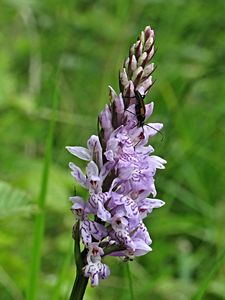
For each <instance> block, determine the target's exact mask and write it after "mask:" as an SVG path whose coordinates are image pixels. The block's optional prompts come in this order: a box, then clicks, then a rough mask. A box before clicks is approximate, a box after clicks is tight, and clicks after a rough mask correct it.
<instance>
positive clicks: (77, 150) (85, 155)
mask: <svg viewBox="0 0 225 300" xmlns="http://www.w3.org/2000/svg"><path fill="white" fill-rule="evenodd" d="M66 149H67V150H68V151H69V152H70V153H71V154H73V155H75V156H76V157H78V158H80V159H83V160H86V161H90V160H91V159H92V158H91V153H90V151H89V150H88V149H86V148H84V147H71V146H67V147H66Z"/></svg>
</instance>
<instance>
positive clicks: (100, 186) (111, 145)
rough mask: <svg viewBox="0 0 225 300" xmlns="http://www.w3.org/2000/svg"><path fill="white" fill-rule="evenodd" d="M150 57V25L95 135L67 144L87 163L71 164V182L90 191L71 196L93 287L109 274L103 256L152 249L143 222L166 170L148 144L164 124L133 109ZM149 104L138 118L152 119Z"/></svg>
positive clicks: (155, 204)
mask: <svg viewBox="0 0 225 300" xmlns="http://www.w3.org/2000/svg"><path fill="white" fill-rule="evenodd" d="M153 55H154V31H153V30H152V29H151V28H150V27H149V26H148V27H146V28H145V30H144V31H143V32H142V33H141V35H140V37H139V39H138V40H137V42H136V43H135V44H134V45H133V46H132V47H131V49H130V52H129V57H128V58H127V59H126V60H125V62H124V66H123V68H122V69H121V71H120V77H119V84H120V93H119V94H117V93H116V92H115V91H114V90H113V88H111V87H110V88H109V95H110V104H108V105H106V106H105V108H104V110H103V111H102V112H101V113H100V115H99V117H98V120H99V125H100V126H99V127H100V130H99V133H98V136H96V135H92V136H91V137H90V138H89V140H88V141H87V148H85V147H78V146H68V147H66V148H67V150H68V151H69V152H70V153H71V154H73V155H74V156H76V157H78V158H80V159H82V160H84V161H86V162H87V166H86V171H85V172H83V171H82V170H81V169H80V168H79V167H78V166H77V165H75V164H74V163H73V162H70V163H69V167H70V169H71V174H72V176H73V177H74V178H75V180H76V181H77V182H78V183H79V184H80V185H81V186H82V187H83V188H85V189H86V190H88V193H89V196H88V200H87V201H84V200H83V199H82V198H81V197H79V196H74V197H71V198H70V200H71V201H72V202H73V205H72V208H71V209H72V211H73V213H74V215H75V218H76V220H77V221H78V222H77V224H79V228H78V227H77V228H78V229H79V230H78V232H79V234H80V237H81V239H82V242H83V244H84V248H85V249H84V252H83V253H86V254H85V258H83V257H82V255H81V257H82V259H83V261H82V264H83V269H82V270H83V274H84V276H85V277H88V278H90V281H91V285H92V286H96V285H98V284H99V280H100V279H105V278H107V277H108V276H109V274H110V271H109V268H108V267H107V266H106V265H105V264H103V263H102V262H101V259H102V257H103V256H105V255H111V256H123V257H125V258H126V259H127V258H128V259H133V258H135V257H136V256H141V255H145V254H146V253H148V252H149V251H151V250H152V249H151V247H150V245H151V244H152V240H151V238H150V235H149V232H148V229H147V227H146V226H145V224H144V222H143V220H144V219H146V218H147V216H148V215H149V214H150V213H152V211H153V209H155V208H160V207H162V206H163V205H164V204H165V203H164V202H163V201H162V200H159V199H155V197H156V194H157V191H156V187H155V179H154V177H155V175H156V172H157V170H158V169H164V168H165V164H166V161H165V160H164V159H162V158H161V157H159V156H156V155H153V152H154V148H153V147H152V146H151V145H149V144H148V142H149V140H150V141H151V139H152V138H153V137H154V136H155V135H156V134H157V133H158V132H160V131H161V130H162V127H163V125H162V124H161V123H151V122H150V123H147V124H141V126H140V125H139V124H140V122H139V120H138V116H137V112H136V108H137V103H138V102H137V99H136V98H135V97H136V96H135V95H137V91H138V92H139V93H140V95H142V96H147V94H148V91H149V89H150V88H151V86H152V84H153V80H152V76H151V74H152V72H153V70H154V64H153V63H152V62H151V59H152V57H153ZM143 98H144V97H143ZM153 108H154V104H153V102H151V103H149V104H146V105H145V115H144V116H142V117H143V118H144V119H147V118H149V117H151V115H152V113H153ZM149 195H150V196H149ZM149 197H152V198H149ZM75 243H77V244H78V245H79V243H80V241H79V236H78V237H76V236H75ZM85 251H86V252H85ZM105 253H106V254H105Z"/></svg>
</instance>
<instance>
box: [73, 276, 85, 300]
mask: <svg viewBox="0 0 225 300" xmlns="http://www.w3.org/2000/svg"><path fill="white" fill-rule="evenodd" d="M87 283H88V278H87V277H84V276H83V274H82V273H79V272H77V275H76V279H75V281H74V285H73V289H72V292H71V295H70V300H82V299H83V297H84V293H85V290H86V287H87Z"/></svg>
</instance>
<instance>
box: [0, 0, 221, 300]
mask: <svg viewBox="0 0 225 300" xmlns="http://www.w3.org/2000/svg"><path fill="white" fill-rule="evenodd" d="M224 11H225V1H224V0H214V1H212V2H211V1H203V0H197V1H196V0H189V1H185V0H171V1H166V0H133V1H129V0H123V1H121V0H115V1H103V0H96V1H90V0H83V1H78V0H77V1H72V0H65V1H59V0H54V1H53V0H45V1H37V0H30V1H29V0H3V1H1V10H0V27H1V32H0V44H1V50H0V114H1V126H0V136H1V148H0V165H1V170H0V177H1V180H2V181H4V182H1V183H0V217H1V218H0V224H1V231H0V245H1V246H0V247H1V251H0V299H3V300H11V299H19V300H20V299H25V291H26V289H27V284H28V274H29V267H30V259H31V255H32V253H31V249H32V236H33V221H34V216H35V213H37V209H35V207H36V201H37V196H38V194H39V191H40V182H41V172H42V167H43V157H44V153H45V140H46V135H47V128H48V123H49V120H50V118H51V103H52V97H53V92H54V85H55V79H56V78H55V74H56V71H57V69H58V70H59V74H60V75H59V79H58V82H57V84H58V90H59V95H60V107H59V109H58V110H57V113H56V129H55V133H54V141H53V161H52V164H51V170H50V177H49V186H48V197H47V207H46V217H45V237H44V242H43V249H42V261H41V273H40V276H39V289H38V291H39V295H38V299H42V300H45V299H68V295H69V293H70V289H71V287H72V284H73V280H74V265H73V257H72V252H73V246H72V240H71V227H72V224H73V216H72V215H71V213H70V210H69V208H70V204H69V203H68V201H67V198H68V196H69V195H72V194H73V193H74V182H73V180H72V178H71V177H70V175H69V171H68V167H67V164H68V161H69V160H71V159H73V158H72V157H71V156H70V155H69V154H67V153H66V151H65V149H64V147H65V146H66V145H85V144H86V140H87V138H88V137H89V136H90V135H91V134H96V131H97V128H96V127H97V125H96V124H97V122H96V116H97V114H98V113H99V112H100V110H101V109H102V108H103V107H104V105H105V103H107V102H108V91H107V86H108V85H111V86H113V87H114V88H115V89H117V91H118V70H119V68H120V66H121V64H122V62H123V59H124V57H125V56H126V55H127V52H128V48H129V46H130V44H131V43H133V42H134V40H135V38H136V36H137V35H138V34H139V32H140V31H141V30H142V29H143V28H144V27H145V26H146V25H148V24H150V25H151V26H152V28H154V29H155V32H156V47H157V49H158V51H157V54H156V56H155V58H154V62H155V63H156V65H157V66H158V68H157V71H156V72H155V73H154V77H155V78H156V79H157V82H156V84H155V85H154V88H153V89H152V91H151V95H150V96H149V97H148V99H147V100H149V101H150V100H153V101H154V102H155V112H154V114H153V119H152V120H153V121H157V120H158V121H162V122H163V123H164V125H165V129H164V134H165V139H164V141H163V142H160V137H155V138H154V139H153V141H152V143H153V146H154V147H155V149H156V154H158V155H161V156H162V157H164V158H165V159H167V161H168V164H167V169H166V170H165V171H163V172H160V174H158V176H157V179H156V180H157V186H158V198H161V199H163V200H165V201H166V206H165V207H164V208H162V209H160V211H154V212H153V214H152V215H151V217H150V218H149V220H148V228H149V230H150V232H151V236H152V239H153V252H152V253H150V254H148V255H146V256H144V257H141V258H139V259H137V260H135V261H134V262H132V263H130V269H131V272H132V276H133V286H134V296H135V299H152V300H154V299H155V300H161V299H162V300H163V299H166V300H170V299H174V298H176V299H178V300H186V299H192V298H193V299H194V298H195V297H198V295H200V294H199V293H200V292H199V291H200V290H201V288H202V286H204V282H206V281H205V280H206V279H207V278H206V276H207V275H208V274H209V273H210V272H212V271H213V272H212V276H211V277H210V280H208V281H207V285H206V286H205V294H204V296H201V298H202V299H206V300H218V299H225V284H224V282H225V263H224V260H222V259H221V260H220V261H219V262H220V263H219V264H218V263H217V264H216V262H217V257H220V253H221V251H222V250H223V249H224V248H225V233H224V228H225V217H224V216H225V196H224V195H225V191H224V182H225V172H224V169H225V160H224V128H225V127H224V118H225V105H224V101H225V100H224V99H225V85H224V80H225V76H224V70H225V67H224V64H223V62H224V59H225V47H224V45H225V18H224ZM75 161H76V160H75ZM76 163H77V164H79V165H80V166H81V167H84V164H82V162H80V161H78V160H77V161H76ZM6 182H7V183H6ZM76 191H77V194H82V195H83V196H85V194H84V191H83V190H82V189H81V188H80V187H79V186H76ZM7 200H8V201H7ZM21 212H22V213H21ZM2 216H4V217H2ZM106 263H108V264H109V265H110V268H111V271H112V272H111V273H112V274H111V276H110V279H108V280H106V281H103V282H101V285H100V286H99V287H98V288H96V289H91V288H89V289H88V290H87V294H86V299H109V300H110V299H121V300H126V299H129V296H128V295H129V293H128V292H127V288H128V279H127V275H126V267H125V264H124V263H123V262H121V261H119V260H116V259H111V258H106ZM215 265H216V266H217V267H216V269H214V266H215ZM196 299H197V298H196ZM198 299H200V298H198Z"/></svg>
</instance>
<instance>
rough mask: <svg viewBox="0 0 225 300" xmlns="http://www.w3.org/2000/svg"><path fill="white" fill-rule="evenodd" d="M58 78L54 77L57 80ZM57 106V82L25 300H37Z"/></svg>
mask: <svg viewBox="0 0 225 300" xmlns="http://www.w3.org/2000/svg"><path fill="white" fill-rule="evenodd" d="M57 77H58V76H56V79H57ZM57 104H58V94H57V80H56V83H55V87H54V93H53V103H52V116H51V120H50V121H49V129H48V134H47V139H46V148H45V149H46V152H45V158H44V165H43V172H42V178H41V187H40V194H39V197H38V208H39V212H38V213H37V215H36V218H35V224H34V240H33V250H32V258H31V268H30V278H29V286H28V290H27V299H28V300H33V299H36V298H37V280H38V273H39V270H40V262H41V245H42V239H43V235H44V224H45V203H46V196H47V187H48V176H49V168H50V163H51V157H52V144H53V134H54V127H55V112H56V108H57Z"/></svg>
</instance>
